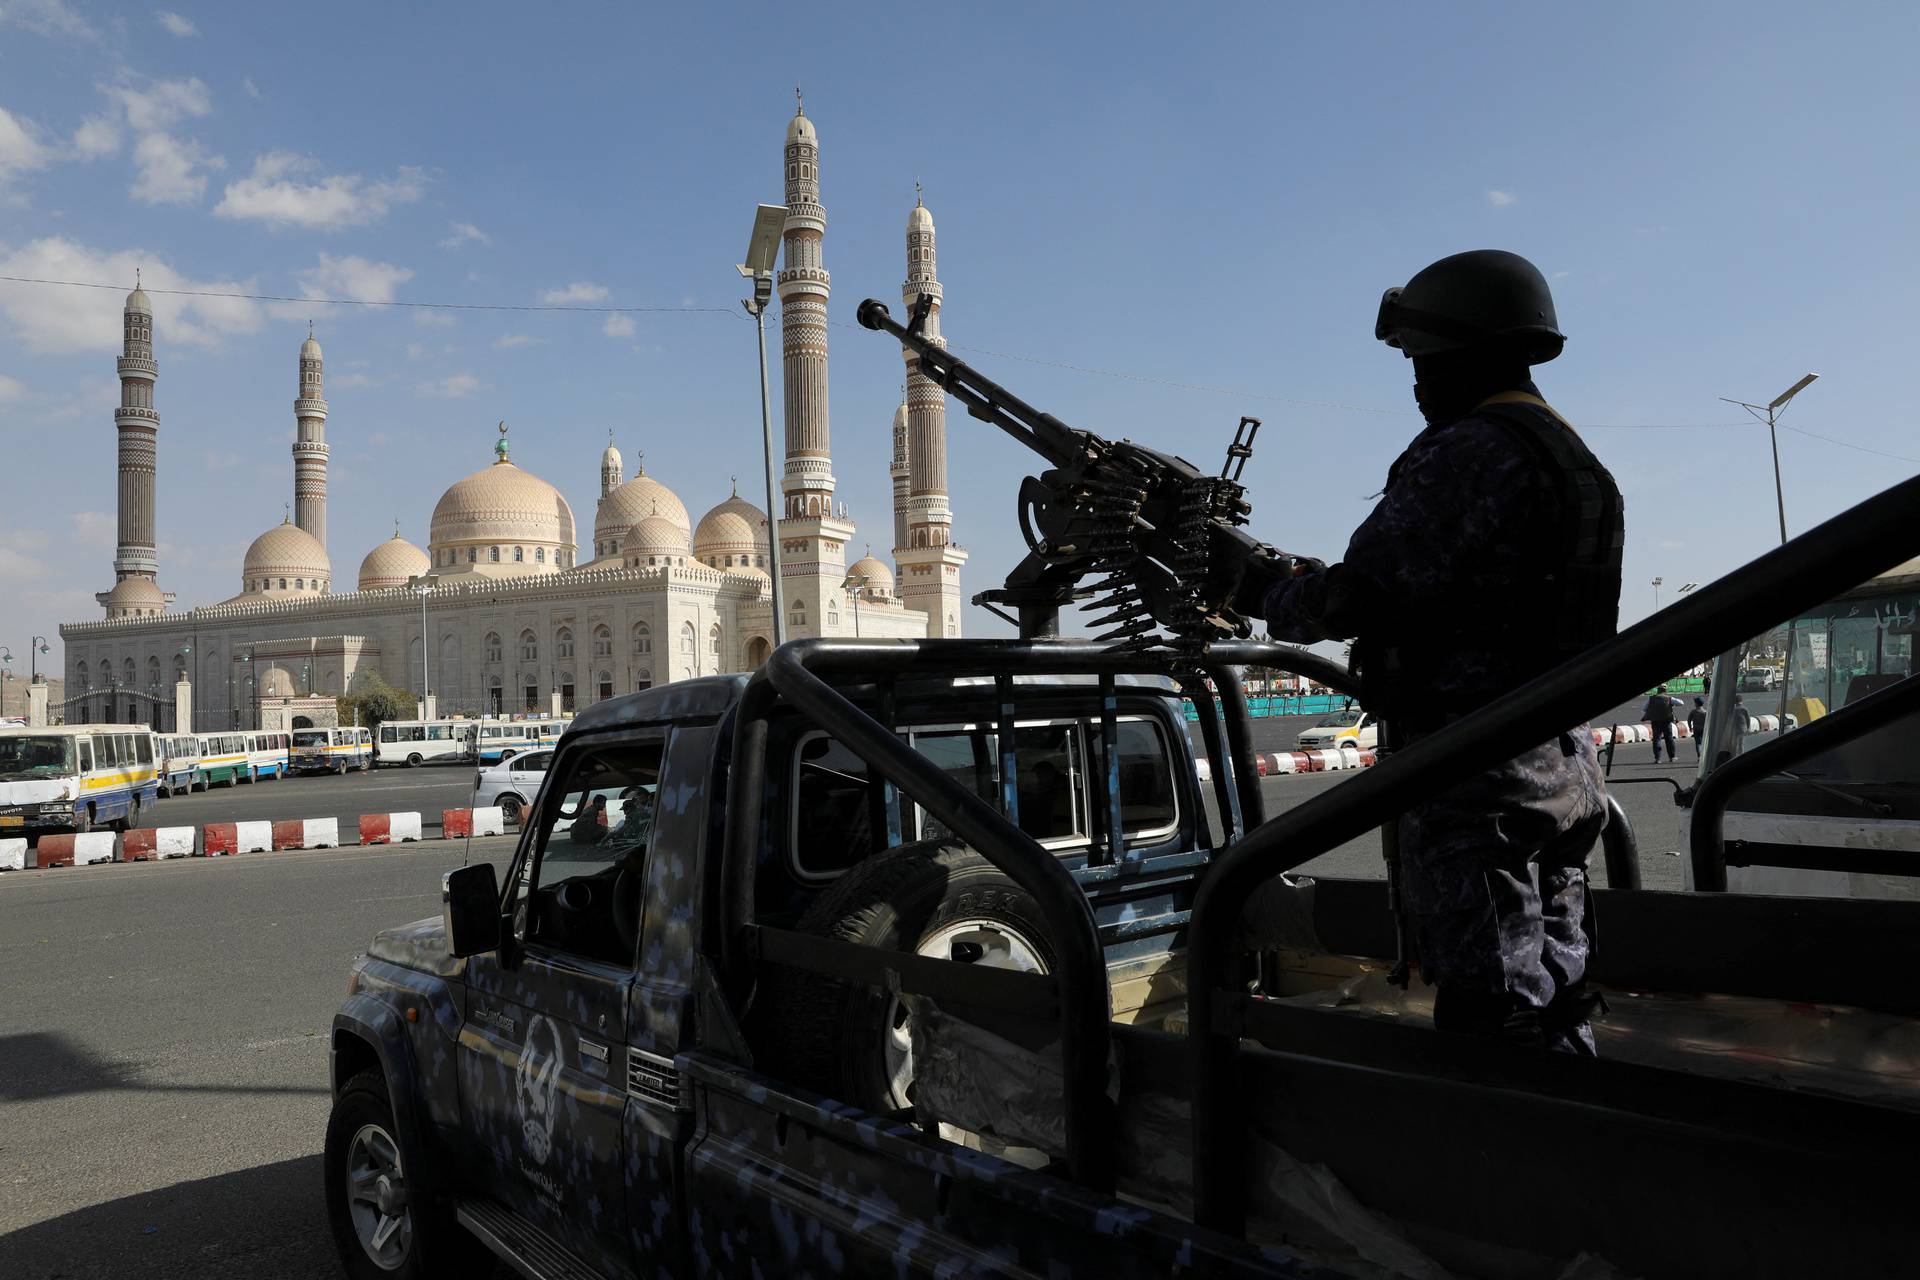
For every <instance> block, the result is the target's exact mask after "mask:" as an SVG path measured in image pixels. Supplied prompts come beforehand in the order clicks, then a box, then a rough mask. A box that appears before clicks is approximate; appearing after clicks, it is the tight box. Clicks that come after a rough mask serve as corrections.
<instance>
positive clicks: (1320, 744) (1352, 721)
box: [1297, 707, 1380, 751]
mask: <svg viewBox="0 0 1920 1280" xmlns="http://www.w3.org/2000/svg"><path fill="white" fill-rule="evenodd" d="M1297 742H1298V745H1299V747H1300V749H1301V750H1302V751H1328V750H1332V749H1334V748H1336V747H1358V748H1359V749H1360V750H1362V751H1371V750H1373V749H1374V748H1375V747H1377V746H1379V745H1380V726H1379V723H1378V722H1377V721H1376V720H1375V719H1374V718H1373V716H1371V715H1369V714H1368V713H1367V712H1366V711H1365V710H1363V709H1362V708H1360V707H1348V708H1347V709H1346V710H1345V711H1336V712H1334V713H1333V714H1332V715H1330V716H1321V717H1320V718H1319V719H1318V720H1316V721H1314V722H1313V723H1312V724H1311V725H1309V726H1308V727H1307V728H1305V729H1302V730H1301V731H1300V737H1299V738H1298V739H1297Z"/></svg>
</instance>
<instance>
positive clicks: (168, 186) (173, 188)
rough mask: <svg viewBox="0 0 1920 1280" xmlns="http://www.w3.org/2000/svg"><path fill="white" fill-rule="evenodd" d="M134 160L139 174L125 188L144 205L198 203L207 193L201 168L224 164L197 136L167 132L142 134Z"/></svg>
mask: <svg viewBox="0 0 1920 1280" xmlns="http://www.w3.org/2000/svg"><path fill="white" fill-rule="evenodd" d="M133 159H134V163H135V164H137V165H139V166H140V175H139V178H138V179H137V180H136V181H135V182H134V184H133V185H132V186H131V187H129V188H127V190H128V192H129V193H131V194H132V196H133V197H134V198H135V199H136V200H139V201H141V202H143V203H145V204H198V203H199V201H200V197H201V196H204V195H205V194H206V193H207V175H206V174H205V173H202V172H201V170H202V169H224V168H226V167H227V162H226V161H225V160H222V159H221V158H220V157H219V156H216V155H213V154H211V153H210V152H208V151H207V149H206V148H205V147H203V146H201V145H200V142H199V140H198V139H197V138H190V139H187V140H185V141H182V140H181V139H179V138H176V137H174V136H173V135H172V134H170V133H145V134H141V135H140V141H138V142H136V143H135V144H134V146H133Z"/></svg>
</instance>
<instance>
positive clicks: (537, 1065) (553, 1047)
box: [514, 1014, 565, 1164]
mask: <svg viewBox="0 0 1920 1280" xmlns="http://www.w3.org/2000/svg"><path fill="white" fill-rule="evenodd" d="M564 1053H565V1050H564V1049H563V1048H562V1046H561V1042H560V1028H559V1026H558V1025H557V1024H555V1022H554V1020H553V1019H552V1018H549V1017H547V1016H546V1015H545V1014H535V1015H534V1016H533V1017H532V1018H531V1019H530V1020H529V1021H528V1023H527V1042H526V1045H525V1047H524V1048H522V1049H521V1051H520V1068H519V1070H518V1071H517V1072H516V1073H515V1082H514V1101H515V1104H516V1106H517V1107H518V1109H519V1112H520V1136H521V1138H522V1139H523V1140H524V1141H525V1142H526V1145H527V1154H528V1155H529V1156H531V1157H533V1162H534V1163H535V1164H545V1163H546V1162H547V1156H548V1155H549V1154H551V1153H552V1151H553V1123H554V1121H555V1120H556V1119H557V1118H558V1115H559V1106H560V1098H559V1089H560V1072H561V1069H562V1067H563V1065H564V1064H563V1061H562V1057H563V1054H564Z"/></svg>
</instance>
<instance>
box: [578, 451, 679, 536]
mask: <svg viewBox="0 0 1920 1280" xmlns="http://www.w3.org/2000/svg"><path fill="white" fill-rule="evenodd" d="M608 447H609V448H611V447H612V446H611V445H609V446H608ZM648 516H660V517H662V518H664V519H667V520H671V521H673V522H674V523H675V524H677V525H679V526H680V531H681V533H682V535H683V536H684V535H689V534H690V533H691V531H692V529H693V521H692V520H690V519H689V518H688V517H687V506H686V504H685V503H684V502H682V501H680V499H679V497H678V496H677V495H675V493H674V492H673V490H671V489H669V488H667V486H665V485H663V484H661V483H660V482H659V481H658V480H655V479H654V478H653V477H652V476H650V475H648V474H647V473H646V472H644V471H642V472H640V473H638V474H636V475H635V476H634V477H633V479H631V480H629V481H627V482H626V483H625V484H623V485H621V486H620V487H619V488H617V489H615V490H613V492H611V493H609V494H607V495H606V496H605V497H603V498H601V499H600V506H599V507H598V509H596V510H595V512H594V516H593V554H594V556H595V557H596V558H598V557H604V556H612V555H618V554H619V553H620V543H621V540H622V539H624V538H625V537H626V536H627V531H628V530H629V529H631V528H633V526H634V525H636V524H638V523H639V522H640V521H642V520H645V519H646V518H647V517H648Z"/></svg>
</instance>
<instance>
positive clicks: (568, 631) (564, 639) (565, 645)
mask: <svg viewBox="0 0 1920 1280" xmlns="http://www.w3.org/2000/svg"><path fill="white" fill-rule="evenodd" d="M553 656H554V657H556V658H571V657H572V656H573V629H572V628H571V627H562V628H560V629H559V630H558V631H556V632H554V633H553Z"/></svg>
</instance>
